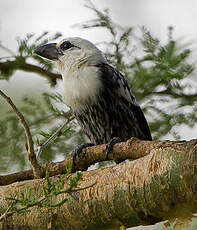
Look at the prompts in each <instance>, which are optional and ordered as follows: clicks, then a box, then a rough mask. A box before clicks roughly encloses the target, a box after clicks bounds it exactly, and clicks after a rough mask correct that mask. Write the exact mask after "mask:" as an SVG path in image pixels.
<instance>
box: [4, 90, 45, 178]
mask: <svg viewBox="0 0 197 230" xmlns="http://www.w3.org/2000/svg"><path fill="white" fill-rule="evenodd" d="M0 95H1V96H2V97H3V98H4V99H5V100H6V101H7V102H8V104H9V105H10V106H11V107H12V109H13V110H14V112H15V113H16V115H17V117H18V119H19V121H20V122H21V124H22V126H23V128H24V130H25V135H26V140H27V152H28V159H29V161H30V163H31V165H32V169H33V175H34V178H41V177H42V169H41V167H40V165H39V164H38V162H37V160H36V155H35V152H34V143H33V140H32V136H31V132H30V129H29V126H28V124H27V122H26V121H25V118H24V116H23V114H22V113H21V112H20V111H19V110H18V109H17V107H16V106H15V104H14V103H13V102H12V100H11V98H10V97H8V96H7V95H6V94H5V93H3V92H2V91H1V90H0Z"/></svg>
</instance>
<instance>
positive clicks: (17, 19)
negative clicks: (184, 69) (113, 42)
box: [0, 0, 197, 139]
mask: <svg viewBox="0 0 197 230" xmlns="http://www.w3.org/2000/svg"><path fill="white" fill-rule="evenodd" d="M92 2H93V3H94V4H95V5H96V6H97V7H98V8H99V9H101V10H102V9H104V8H109V10H110V14H111V16H112V19H113V20H114V21H115V22H117V23H118V24H120V25H123V26H132V27H134V28H139V27H141V26H146V27H147V28H148V29H149V30H150V31H151V32H152V33H153V34H154V35H156V36H157V37H158V38H159V39H160V40H162V41H165V40H166V38H167V27H168V26H173V27H174V28H175V30H174V35H175V38H182V40H183V41H184V42H192V44H193V45H194V47H197V46H196V44H197V42H196V41H197V27H196V21H197V1H196V0H189V1H188V0H165V1H164V0H92ZM86 3H87V2H86V1H85V0H73V1H66V0H56V1H54V0H53V1H52V0H0V41H1V42H2V44H3V45H4V46H7V47H9V48H10V49H11V50H13V51H14V50H15V49H16V47H17V41H16V37H21V38H24V37H25V35H26V34H27V33H36V34H39V33H42V32H43V31H46V30H47V31H50V32H57V31H59V32H61V33H63V34H64V36H65V37H71V36H79V37H83V38H86V39H88V40H90V41H92V42H94V43H98V42H101V41H104V40H107V39H108V38H109V37H108V36H109V35H108V34H107V33H106V31H104V30H91V29H89V30H80V29H78V28H73V27H72V25H74V24H76V23H80V22H84V21H86V20H89V19H93V18H95V17H94V13H93V12H92V11H91V10H89V9H87V8H85V7H84V4H86ZM0 56H2V55H1V54H0ZM196 56H197V55H196ZM195 61H196V60H195ZM0 88H1V89H3V90H4V92H6V93H7V94H8V95H10V96H11V97H14V99H15V100H16V101H17V100H19V98H21V97H22V96H24V94H27V93H31V94H32V93H36V92H37V93H40V92H43V91H45V90H47V89H49V86H48V83H47V81H46V80H45V79H43V78H41V77H39V76H38V75H35V74H31V73H24V72H22V71H17V72H16V73H15V75H14V77H12V78H11V80H10V81H9V82H6V81H0ZM57 90H58V91H61V86H60V87H59V88H57ZM60 93H61V92H60ZM0 103H2V99H1V98H0ZM183 133H184V135H182V136H183V137H184V138H186V139H191V138H192V137H193V138H194V132H190V130H189V129H188V130H187V132H185V130H184V132H183Z"/></svg>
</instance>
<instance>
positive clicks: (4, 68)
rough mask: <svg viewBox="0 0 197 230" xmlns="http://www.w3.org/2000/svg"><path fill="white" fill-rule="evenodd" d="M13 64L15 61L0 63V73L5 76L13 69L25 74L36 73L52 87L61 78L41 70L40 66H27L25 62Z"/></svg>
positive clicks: (58, 75)
mask: <svg viewBox="0 0 197 230" xmlns="http://www.w3.org/2000/svg"><path fill="white" fill-rule="evenodd" d="M15 62H16V61H6V62H0V72H2V73H6V74H7V73H9V72H10V71H11V72H12V71H13V68H14V70H23V71H26V72H31V73H37V74H39V75H40V76H43V77H47V78H48V80H49V81H50V82H51V84H52V85H55V84H56V82H57V80H58V79H62V76H61V75H60V74H56V73H53V72H51V71H48V70H46V69H43V68H41V67H40V66H36V65H33V64H29V63H26V62H25V61H24V62H21V63H20V62H19V63H17V65H16V64H15Z"/></svg>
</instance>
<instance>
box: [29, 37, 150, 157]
mask: <svg viewBox="0 0 197 230" xmlns="http://www.w3.org/2000/svg"><path fill="white" fill-rule="evenodd" d="M34 52H35V53H36V54H37V55H39V56H41V57H44V58H47V59H49V60H52V61H54V62H55V63H56V65H57V69H58V71H59V73H60V74H61V75H62V79H63V91H64V92H63V97H64V102H65V104H66V105H67V106H68V107H70V109H71V111H72V113H73V114H74V116H75V118H76V120H77V122H78V124H79V125H80V127H81V128H82V130H83V131H84V133H85V134H86V135H87V136H88V138H89V139H90V141H91V143H87V144H86V143H85V144H83V145H81V146H80V147H79V148H78V149H77V150H76V154H75V156H76V155H77V154H79V152H80V151H81V150H82V149H83V148H84V147H87V146H90V145H99V144H107V147H106V154H107V157H108V154H109V152H110V151H111V150H112V148H113V145H114V144H115V143H116V142H119V141H120V140H121V141H126V140H128V139H129V138H131V137H136V138H138V139H141V140H152V136H151V132H150V129H149V126H148V123H147V120H146V118H145V116H144V113H143V112H142V109H141V108H140V105H139V104H138V102H137V100H136V97H135V96H134V94H133V93H132V91H131V88H130V87H129V84H128V82H127V79H126V78H125V77H124V76H123V74H121V73H120V72H119V71H118V70H116V69H115V68H114V67H113V66H111V65H110V64H109V63H108V61H107V60H106V58H105V56H104V54H103V53H102V51H100V50H99V49H98V48H97V47H96V46H95V45H94V44H93V43H92V42H90V41H88V40H86V39H83V38H79V37H70V38H66V39H63V40H62V41H60V42H58V43H48V44H45V45H42V46H39V47H37V48H36V49H35V51H34Z"/></svg>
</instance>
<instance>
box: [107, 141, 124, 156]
mask: <svg viewBox="0 0 197 230" xmlns="http://www.w3.org/2000/svg"><path fill="white" fill-rule="evenodd" d="M121 141H122V139H121V138H120V137H113V138H112V139H111V140H110V141H109V142H108V143H107V144H106V149H105V152H106V160H109V158H108V157H109V154H110V152H111V151H112V150H113V147H114V145H115V144H116V143H118V142H121Z"/></svg>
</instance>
